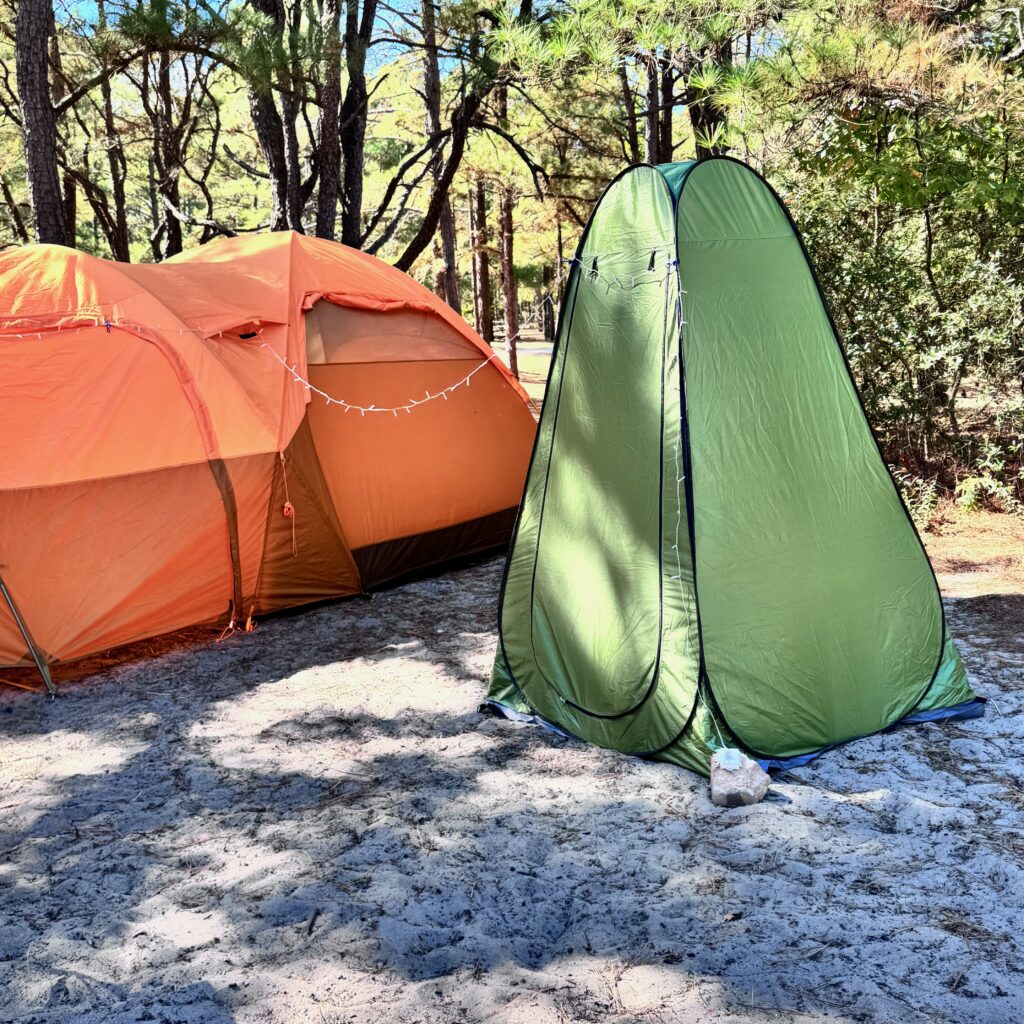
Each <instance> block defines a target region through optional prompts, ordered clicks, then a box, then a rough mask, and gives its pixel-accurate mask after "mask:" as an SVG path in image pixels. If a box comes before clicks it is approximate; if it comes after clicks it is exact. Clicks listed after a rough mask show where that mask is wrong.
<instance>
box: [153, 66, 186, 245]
mask: <svg viewBox="0 0 1024 1024" xmlns="http://www.w3.org/2000/svg"><path fill="white" fill-rule="evenodd" d="M158 67H159V73H158V77H157V98H158V106H157V109H158V111H159V118H158V125H157V144H156V146H155V147H154V148H155V149H156V150H157V154H158V155H157V167H158V169H159V171H160V176H159V178H158V179H157V192H158V193H159V195H160V199H161V201H162V203H163V210H162V211H161V212H162V214H163V217H164V224H165V225H166V228H165V231H164V244H163V256H164V258H166V257H168V256H177V255H178V253H180V252H181V251H182V249H183V248H184V235H183V234H182V230H181V221H180V220H178V217H177V215H176V214H175V212H174V211H175V210H180V209H181V190H180V177H181V150H180V141H181V140H180V126H179V125H175V123H174V118H175V104H174V90H173V88H172V85H171V54H170V51H168V50H163V51H161V53H160V56H159V65H158Z"/></svg>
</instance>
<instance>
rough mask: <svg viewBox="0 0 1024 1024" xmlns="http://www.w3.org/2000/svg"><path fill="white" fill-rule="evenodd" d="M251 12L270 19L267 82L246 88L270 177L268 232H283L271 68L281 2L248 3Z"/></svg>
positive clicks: (279, 133) (285, 217)
mask: <svg viewBox="0 0 1024 1024" xmlns="http://www.w3.org/2000/svg"><path fill="white" fill-rule="evenodd" d="M248 2H249V6H250V7H252V8H253V10H255V11H258V12H259V13H260V14H262V15H264V16H265V17H267V18H269V19H270V22H271V25H272V29H273V32H272V39H271V41H270V43H269V45H268V46H267V54H266V57H267V58H268V59H267V63H268V66H269V67H270V68H271V70H268V72H267V79H266V81H260V82H253V83H251V84H250V87H249V113H250V114H251V116H252V125H253V128H255V129H256V138H257V140H258V141H259V144H260V149H261V150H262V151H263V159H264V161H265V162H266V165H267V174H269V175H270V194H271V209H270V230H271V231H286V230H287V229H288V227H289V226H290V225H289V199H288V163H287V161H286V159H285V141H284V122H283V121H282V120H281V114H280V113H279V111H278V109H277V103H276V102H275V100H274V89H273V78H274V72H273V70H272V67H273V65H274V63H275V57H277V56H279V43H280V39H281V36H282V34H283V32H284V9H283V7H282V6H281V3H280V0H248Z"/></svg>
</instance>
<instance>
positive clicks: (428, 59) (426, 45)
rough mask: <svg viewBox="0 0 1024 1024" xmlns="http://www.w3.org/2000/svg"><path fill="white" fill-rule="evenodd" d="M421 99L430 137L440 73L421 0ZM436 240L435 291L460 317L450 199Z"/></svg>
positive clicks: (426, 2) (433, 30)
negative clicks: (439, 269) (437, 258)
mask: <svg viewBox="0 0 1024 1024" xmlns="http://www.w3.org/2000/svg"><path fill="white" fill-rule="evenodd" d="M422 16H423V22H422V23H423V98H424V100H425V103H426V108H427V132H428V133H429V134H430V135H434V134H436V133H437V132H439V131H440V130H441V70H440V66H439V64H438V59H437V25H436V18H435V12H434V0H423V3H422ZM442 165H443V160H442V158H441V153H440V151H439V152H438V155H437V157H436V158H435V160H434V164H433V174H434V182H435V185H436V183H437V177H438V174H439V173H440V171H441V167H442ZM438 227H439V229H440V239H439V240H438V241H437V243H436V244H435V249H436V252H437V255H438V256H439V257H440V260H441V263H442V269H441V272H440V273H439V274H438V281H437V292H438V294H439V295H440V296H441V298H443V299H444V301H445V302H447V303H448V305H449V306H451V307H452V309H454V310H455V312H456V313H458V314H459V315H460V316H461V315H462V296H461V294H460V289H459V267H458V262H457V260H456V249H455V215H454V214H453V213H452V203H451V199H450V198H449V197H447V196H445V199H444V204H443V205H442V207H441V216H440V218H439V219H438Z"/></svg>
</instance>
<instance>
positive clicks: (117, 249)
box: [93, 0, 132, 263]
mask: <svg viewBox="0 0 1024 1024" xmlns="http://www.w3.org/2000/svg"><path fill="white" fill-rule="evenodd" d="M96 7H97V12H98V14H99V28H100V30H101V31H106V28H107V19H106V12H105V9H104V0H98V3H97V5H96ZM104 70H106V60H105V58H104ZM100 98H101V99H102V101H103V127H104V129H105V130H106V133H107V140H106V149H107V167H108V168H109V170H110V192H111V196H112V197H113V200H114V216H113V231H112V232H111V238H110V239H109V241H110V251H111V254H112V255H113V257H114V259H115V260H120V261H121V262H122V263H127V262H129V261H130V260H131V258H132V257H131V249H130V247H129V234H128V210H127V205H126V201H125V199H126V197H125V181H126V179H127V177H128V161H127V160H126V159H125V155H124V146H123V145H122V144H121V136H120V134H119V132H118V131H117V124H116V122H115V121H114V98H113V91H112V90H111V87H110V79H109V78H104V79H103V81H102V82H101V83H100ZM98 220H99V218H98V217H97V218H95V219H94V221H93V223H94V224H95V223H96V222H97V221H98Z"/></svg>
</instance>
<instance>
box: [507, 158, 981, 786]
mask: <svg viewBox="0 0 1024 1024" xmlns="http://www.w3.org/2000/svg"><path fill="white" fill-rule="evenodd" d="M660 253H664V254H665V257H664V259H663V260H661V259H660V258H659V254H660ZM659 263H661V265H666V264H667V266H668V273H664V272H661V273H654V269H655V268H656V267H657V266H658V265H659ZM490 698H491V700H492V701H494V702H495V704H496V705H500V706H503V707H506V708H509V709H511V710H515V711H516V712H517V713H519V714H525V715H534V716H538V717H540V718H542V719H544V720H545V721H546V722H548V723H550V724H551V725H553V726H554V727H557V728H560V729H564V730H565V731H567V732H569V733H571V734H572V735H575V736H578V737H580V738H583V739H585V740H589V741H591V742H594V743H598V744H601V745H603V746H608V747H611V748H613V749H617V750H621V751H623V752H627V753H634V754H643V755H646V756H655V757H658V758H661V759H664V760H669V761H674V762H676V763H679V764H685V765H686V766H688V767H691V768H695V769H696V770H698V771H702V772H704V773H707V771H708V770H709V762H710V755H711V753H712V752H713V750H714V749H717V748H718V747H721V746H726V745H732V746H738V747H740V748H742V749H744V750H745V751H747V752H749V753H750V754H751V756H754V757H756V758H759V759H761V760H763V761H765V762H766V763H768V762H773V763H774V762H779V763H785V762H788V760H790V759H793V758H809V757H811V756H815V755H816V753H818V752H820V751H821V750H823V749H826V748H829V747H831V746H834V745H836V744H838V743H842V742H846V741H849V740H852V739H855V738H858V737H862V736H865V735H869V734H871V733H875V732H878V731H881V730H883V729H886V728H889V727H891V726H892V725H893V724H894V723H897V722H901V721H906V720H912V718H913V716H914V715H916V714H922V713H926V712H928V713H932V712H934V713H936V714H942V713H943V712H944V710H945V709H948V708H953V707H960V706H966V705H968V704H970V706H971V707H974V706H975V705H973V704H971V703H970V702H972V701H973V700H974V695H973V693H972V692H971V690H970V687H969V685H968V682H967V677H966V673H965V672H964V669H963V666H962V664H961V662H960V659H959V656H958V654H957V652H956V648H955V646H954V644H953V641H952V638H951V637H950V635H949V631H948V629H947V627H946V623H945V616H944V612H943V609H942V602H941V598H940V595H939V591H938V586H937V583H936V581H935V577H934V574H933V572H932V570H931V566H930V563H929V561H928V558H927V554H926V553H925V550H924V547H923V545H922V543H921V540H920V538H919V536H918V534H917V531H916V529H915V528H914V525H913V522H912V521H911V519H910V517H909V515H908V514H907V511H906V508H905V507H904V505H903V501H902V498H901V497H900V494H899V491H898V489H897V488H896V486H895V484H894V482H893V480H892V477H891V476H890V474H889V471H888V468H887V467H886V465H885V462H884V459H883V458H882V455H881V451H880V450H879V448H878V445H877V442H876V440H875V438H874V435H873V433H872V431H871V428H870V426H869V424H868V421H867V418H866V416H865V413H864V410H863V406H862V404H861V401H860V398H859V395H858V393H857V390H856V386H855V384H854V381H853V377H852V374H851V372H850V369H849V366H848V364H847V362H846V358H845V355H844V353H843V350H842V347H841V345H840V343H839V340H838V337H837V335H836V331H835V326H834V323H833V321H832V317H831V314H830V312H829V310H828V307H827V304H826V302H825V300H824V298H823V295H822V293H821V289H820V287H819V284H818V281H817V278H816V276H815V274H814V270H813V267H812V265H811V262H810V260H809V258H808V256H807V253H806V251H805V249H804V246H803V242H802V240H801V238H800V235H799V232H798V231H797V229H796V227H795V225H794V224H793V222H792V220H791V219H790V216H789V213H788V211H787V210H786V208H785V206H784V204H783V203H782V202H781V201H780V200H779V198H778V197H777V195H776V194H775V193H774V192H773V191H772V189H771V187H770V186H769V185H768V184H767V183H766V182H765V181H764V179H762V178H761V177H760V176H759V175H758V174H756V173H755V172H753V171H752V170H751V169H750V168H748V167H746V166H745V165H743V164H741V163H739V162H738V161H735V160H732V159H730V158H712V159H709V160H705V161H701V162H700V163H693V162H690V163H684V164H672V165H663V166H661V167H657V168H656V167H651V166H649V165H638V166H634V167H631V168H628V169H627V170H626V171H624V172H623V173H622V174H621V175H620V176H619V177H618V178H616V179H615V180H614V181H613V182H612V183H611V184H610V185H609V186H608V188H607V189H606V191H605V192H604V194H603V196H602V198H601V199H600V201H599V202H598V204H597V206H596V207H595V210H594V212H593V214H592V216H591V219H590V221H589V222H588V224H587V227H586V229H585V231H584V234H583V237H582V239H581V242H580V245H579V248H578V250H577V254H576V257H575V258H574V260H573V263H572V269H571V272H570V277H569V281H568V284H567V288H566V294H565V300H564V303H563V308H562V311H561V316H560V323H559V329H558V335H557V340H556V345H555V351H554V354H553V357H552V366H551V372H550V376H549V381H548V388H547V393H546V397H545V402H544V407H543V414H542V416H541V421H540V424H539V428H538V433H537V440H536V443H535V447H534V452H533V456H532V459H531V463H530V469H529V472H528V474H527V480H526V485H525V489H524V492H523V499H522V504H521V508H520V513H519V517H518V520H517V524H516V528H515V531H514V534H513V540H512V545H511V548H510V551H509V557H508V562H507V565H506V571H505V576H504V579H503V584H502V592H501V599H500V606H499V648H498V654H497V658H496V661H495V668H494V673H493V677H492V684H491V693H490Z"/></svg>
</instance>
